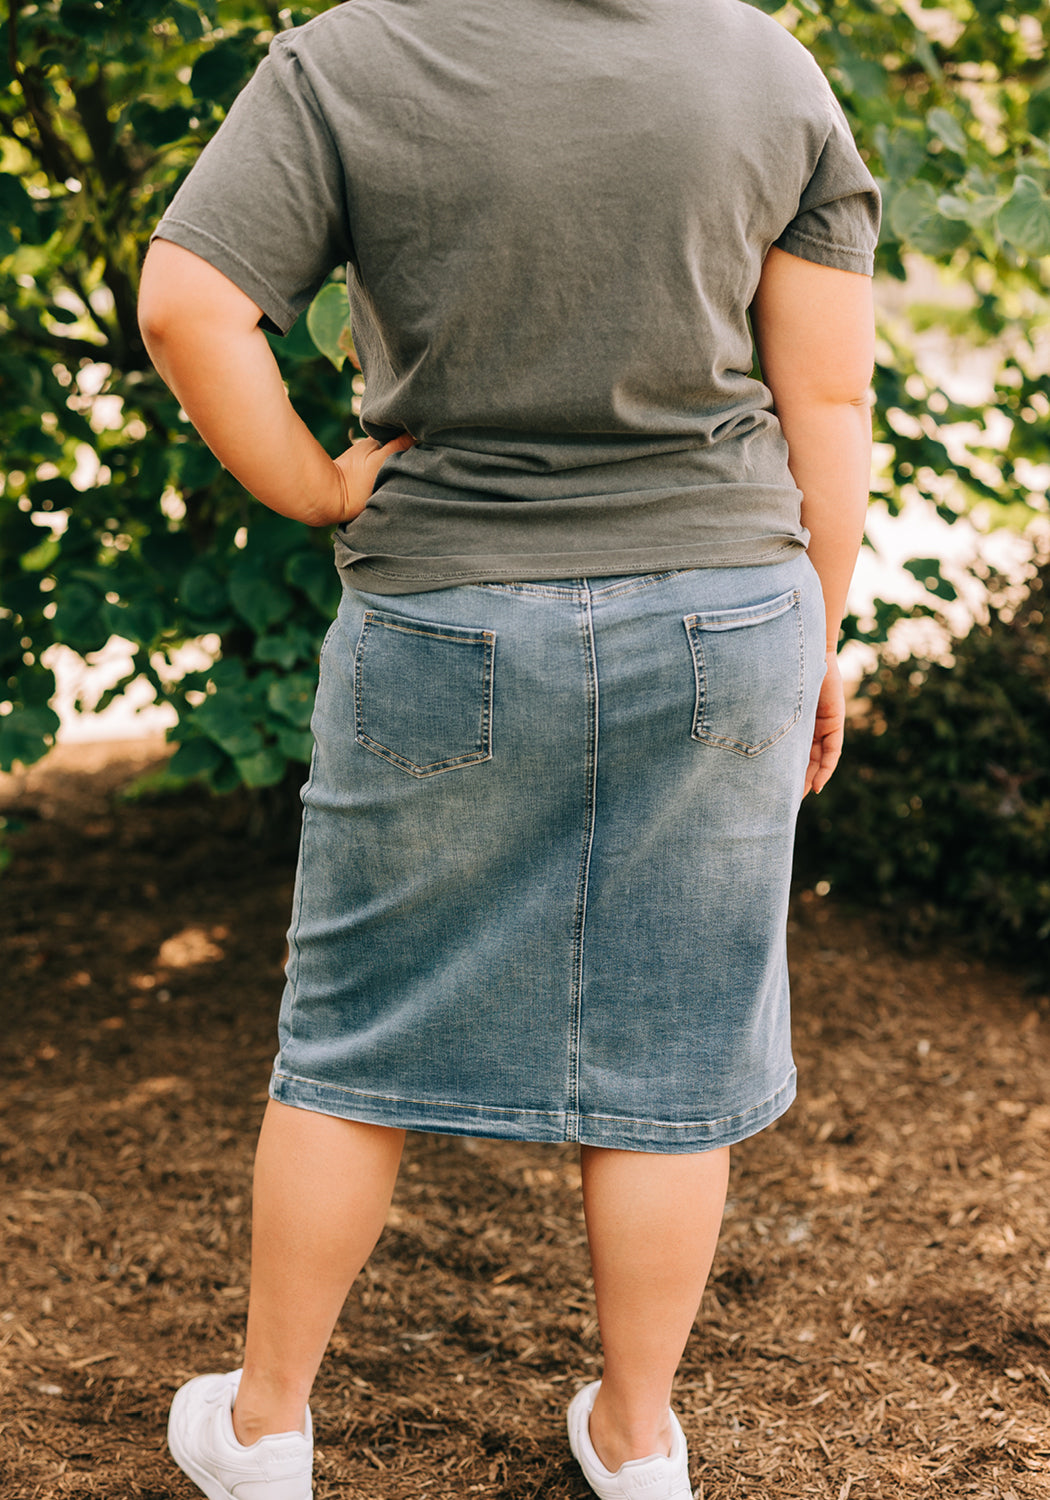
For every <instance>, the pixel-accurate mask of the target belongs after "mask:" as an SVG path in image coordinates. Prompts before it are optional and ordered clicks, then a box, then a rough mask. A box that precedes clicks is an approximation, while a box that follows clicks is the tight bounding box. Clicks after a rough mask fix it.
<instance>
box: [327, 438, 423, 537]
mask: <svg viewBox="0 0 1050 1500" xmlns="http://www.w3.org/2000/svg"><path fill="white" fill-rule="evenodd" d="M415 441H416V440H415V438H413V437H410V436H409V434H408V433H407V432H406V433H403V434H402V436H401V437H398V438H394V439H393V441H392V442H389V443H381V442H380V441H379V440H378V438H372V437H365V438H358V440H357V442H356V443H351V444H350V447H349V448H347V450H346V452H345V453H340V455H339V457H338V458H336V459H333V463H334V464H335V469H336V474H337V477H338V480H339V490H340V495H341V504H340V510H339V514H338V515H337V516H335V517H334V518H333V524H335V525H337V526H341V525H342V524H343V522H344V521H352V520H353V519H354V517H355V516H359V515H360V514H361V512H362V511H363V510H364V508H365V506H366V505H367V504H368V501H369V498H370V497H371V494H372V491H373V490H374V489H375V483H376V479H377V478H378V477H379V471H380V469H381V468H382V467H383V465H384V464H385V463H386V461H387V459H388V458H391V457H393V455H394V454H395V453H403V452H404V451H405V449H406V448H411V447H413V446H414V444H415Z"/></svg>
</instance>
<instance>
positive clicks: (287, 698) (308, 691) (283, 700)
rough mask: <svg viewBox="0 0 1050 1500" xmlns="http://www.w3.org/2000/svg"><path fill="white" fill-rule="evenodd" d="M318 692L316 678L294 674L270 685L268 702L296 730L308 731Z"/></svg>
mask: <svg viewBox="0 0 1050 1500" xmlns="http://www.w3.org/2000/svg"><path fill="white" fill-rule="evenodd" d="M316 691H317V678H316V677H311V676H307V675H306V673H304V672H294V673H291V674H290V675H289V676H288V677H279V678H278V679H277V681H276V682H273V683H271V684H270V689H269V691H268V692H267V694H266V701H267V703H268V704H269V705H270V707H271V708H272V709H273V711H274V713H275V714H280V715H281V717H282V718H284V719H287V720H288V722H289V723H290V724H292V725H293V726H294V727H295V728H296V729H306V728H307V727H308V725H309V723H310V717H311V715H312V713H313V708H314V694H315V692H316Z"/></svg>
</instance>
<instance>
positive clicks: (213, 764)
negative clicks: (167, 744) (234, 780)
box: [167, 738, 225, 781]
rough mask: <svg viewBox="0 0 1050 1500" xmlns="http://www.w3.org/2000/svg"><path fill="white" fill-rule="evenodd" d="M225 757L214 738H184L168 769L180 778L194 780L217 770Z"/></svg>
mask: <svg viewBox="0 0 1050 1500" xmlns="http://www.w3.org/2000/svg"><path fill="white" fill-rule="evenodd" d="M224 759H225V756H224V754H223V751H222V750H221V749H220V747H219V746H218V745H217V744H216V743H215V741H214V740H208V739H203V738H198V739H192V740H184V741H183V742H182V744H180V746H179V748H178V749H177V750H176V751H175V754H174V755H173V756H172V757H171V760H170V761H169V762H168V766H167V769H168V771H169V772H170V774H171V775H172V776H173V777H175V778H177V779H178V780H183V781H192V780H193V779H194V778H195V777H197V776H207V775H208V773H209V772H211V771H214V770H216V769H217V768H218V767H219V766H220V765H221V764H222V762H223V760H224Z"/></svg>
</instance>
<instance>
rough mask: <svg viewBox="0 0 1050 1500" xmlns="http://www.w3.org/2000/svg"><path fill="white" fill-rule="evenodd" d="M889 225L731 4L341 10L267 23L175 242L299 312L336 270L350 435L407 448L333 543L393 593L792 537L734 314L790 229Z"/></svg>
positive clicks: (704, 0)
mask: <svg viewBox="0 0 1050 1500" xmlns="http://www.w3.org/2000/svg"><path fill="white" fill-rule="evenodd" d="M878 213H879V208H878V194H877V190H876V188H875V185H874V182H873V181H872V179H871V176H870V174H869V173H868V171H867V169H866V167H865V166H864V164H863V162H862V161H861V158H860V156H859V155H858V153H857V150H856V147H855V145H854V143H853V140H852V137H851V135H850V132H849V128H848V126H847V124H846V121H845V119H844V117H843V114H842V111H841V109H840V108H839V106H838V104H837V103H836V101H835V99H834V97H833V95H832V93H831V90H830V88H829V86H828V84H827V83H826V81H825V79H824V78H823V76H822V75H821V73H820V71H819V69H818V68H817V66H816V64H815V63H814V61H813V59H812V58H811V57H810V56H809V54H808V53H807V52H806V51H805V50H804V49H803V48H802V47H801V46H800V45H799V44H798V43H797V42H796V41H795V40H794V39H793V38H792V37H791V36H789V35H788V33H787V32H786V31H785V30H784V29H783V28H782V27H781V26H780V25H779V24H778V23H776V22H775V21H773V20H772V19H771V18H770V17H768V16H766V15H764V14H763V13H761V12H760V11H758V10H756V9H754V8H752V6H750V5H748V4H745V3H743V0H350V3H348V4H344V5H338V6H336V7H335V8H333V9H332V10H330V11H328V12H326V13H325V14H323V15H321V16H319V17H317V18H316V19H315V20H313V21H311V22H309V23H308V24H307V25H305V26H303V27H301V28H298V29H296V30H292V31H288V32H285V33H283V34H281V35H279V36H278V37H277V38H276V39H275V41H274V43H273V45H272V46H271V49H270V53H269V56H268V58H267V59H266V60H265V61H264V62H263V63H262V65H261V66H260V68H259V69H258V71H257V73H256V75H255V77H254V78H253V80H252V81H251V83H250V84H249V85H248V87H247V88H246V89H245V90H244V91H243V93H242V94H241V96H240V97H239V99H238V100H237V101H236V103H235V104H234V106H233V108H232V110H231V111H230V114H229V116H228V118H227V120H226V121H225V123H224V124H223V126H222V128H221V129H220V131H219V132H218V134H217V136H216V137H215V139H214V140H213V141H212V142H211V143H210V144H209V145H208V147H207V148H206V150H205V151H204V153H203V154H202V156H201V158H200V160H199V162H198V163H197V165H196V166H195V167H194V169H193V171H192V172H191V173H190V175H189V178H188V179H187V181H186V182H185V183H184V184H183V186H182V188H181V189H180V191H179V192H178V194H177V196H176V197H175V199H174V201H173V203H172V205H171V207H170V209H169V210H168V212H167V213H166V214H165V215H164V218H163V220H162V221H161V223H160V225H159V227H158V230H157V234H158V235H159V236H161V237H162V238H164V239H169V240H173V241H175V242H176V243H178V244H180V245H183V246H185V247H186V248H188V249H190V250H192V251H195V252H196V253H197V254H198V255H201V256H203V257H204V258H205V259H206V260H208V261H209V262H211V263H212V264H213V265H215V266H216V267H218V269H219V270H221V271H222V272H224V273H225V274H226V275H227V276H228V277H230V279H231V280H233V281H234V282H236V283H237V284H238V286H240V287H241V288H242V289H243V290H244V291H245V292H247V293H248V295H249V296H250V297H252V298H253V299H254V300H255V301H256V302H257V303H258V305H259V306H260V308H261V309H262V311H263V314H264V315H265V319H266V320H267V323H268V324H269V325H272V326H273V327H274V328H276V329H277V330H279V331H282V332H284V331H286V330H287V329H288V328H289V327H290V326H291V325H292V323H293V322H294V320H295V318H296V317H297V316H298V315H299V314H300V313H301V312H302V311H303V309H304V308H305V307H307V306H308V304H309V302H310V300H311V298H312V297H313V295H314V294H315V292H316V291H317V289H318V287H319V286H320V285H321V284H322V282H323V281H324V280H325V278H326V277H327V276H328V274H329V273H330V272H331V271H332V269H333V268H334V267H335V266H337V265H338V264H339V263H340V262H342V261H344V260H345V261H346V262H347V263H348V265H347V273H348V282H349V290H350V300H351V307H352V314H353V327H354V337H355V342H356V345H357V349H358V352H359V355H360V358H361V362H362V366H363V370H364V374H365V377H366V380H367V392H366V395H365V399H364V404H363V409H362V421H363V424H364V426H365V429H366V430H367V431H368V432H370V433H372V434H373V435H375V436H377V437H379V438H387V437H392V436H395V435H396V434H398V433H400V432H402V431H408V432H411V433H412V434H413V435H414V436H415V437H416V438H417V439H418V446H416V447H415V448H413V449H411V450H409V451H408V452H406V453H403V454H399V455H398V456H397V457H395V458H394V459H392V460H390V461H389V462H388V463H387V464H385V465H384V467H383V470H382V473H381V478H380V484H379V487H378V488H377V491H376V493H375V495H374V496H373V498H372V500H371V501H370V503H369V505H368V507H367V508H366V510H365V511H364V512H363V513H362V515H361V516H360V517H358V519H357V520H355V521H354V522H353V523H352V524H350V525H349V526H346V527H343V528H341V529H340V531H339V532H338V533H337V538H336V546H337V553H338V558H339V561H340V564H341V566H342V567H343V568H344V569H346V570H347V571H348V572H349V574H350V576H351V578H352V580H353V581H354V582H355V583H357V584H358V585H359V586H360V587H362V588H366V589H369V590H371V591H373V592H378V593H402V592H413V591H416V590H420V589H430V588H440V587H442V586H446V585H449V584H453V583H462V582H466V581H469V580H472V579H474V580H476V579H503V578H558V577H571V576H576V575H584V574H588V575H592V576H595V575H612V574H620V573H625V572H648V571H650V570H653V569H663V568H673V567H693V566H734V565H738V566H743V565H752V564H756V563H764V562H773V561H775V560H780V559H782V558H783V557H785V556H787V555H789V554H790V553H791V552H792V551H796V550H798V549H799V548H800V547H802V546H804V545H805V542H806V533H805V532H804V530H803V529H802V527H801V524H800V521H799V501H800V495H799V492H798V490H797V489H796V487H795V485H794V483H793V481H792V479H791V476H790V473H789V471H788V466H787V450H786V445H785V443H784V441H783V438H782V435H781V433H780V429H779V426H778V424H777V421H776V418H775V417H774V415H773V413H772V411H771V409H770V408H771V401H770V396H769V392H768V391H767V390H766V388H765V387H764V386H763V385H762V384H761V383H759V382H758V381H756V380H754V379H752V378H751V375H750V371H751V368H752V345H751V337H750V332H749V328H748V321H747V310H748V306H749V304H750V302H751V300H752V298H753V296H754V292H755V288H756V286H757V284H758V279H759V275H760V272H761V268H762V262H763V259H764V257H765V255H766V253H767V252H768V250H769V248H770V246H771V245H779V246H781V247H782V248H783V249H784V250H786V251H789V252H790V253H791V254H793V255H798V256H801V257H803V258H804V259H806V260H810V261H816V262H818V263H820V264H822V265H827V266H833V267H839V268H841V269H844V270H848V271H856V272H861V273H866V274H870V272H871V271H872V265H873V252H874V247H875V242H876V239H877V233H878ZM819 315H820V314H819V308H815V309H814V316H818V317H819ZM347 398H348V401H349V391H348V393H347Z"/></svg>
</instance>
